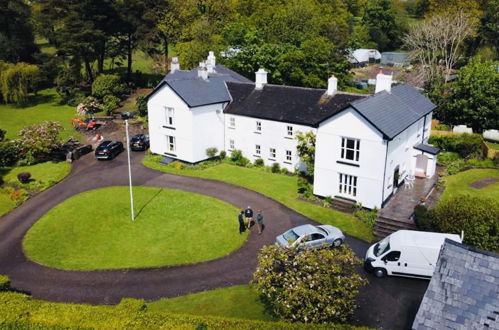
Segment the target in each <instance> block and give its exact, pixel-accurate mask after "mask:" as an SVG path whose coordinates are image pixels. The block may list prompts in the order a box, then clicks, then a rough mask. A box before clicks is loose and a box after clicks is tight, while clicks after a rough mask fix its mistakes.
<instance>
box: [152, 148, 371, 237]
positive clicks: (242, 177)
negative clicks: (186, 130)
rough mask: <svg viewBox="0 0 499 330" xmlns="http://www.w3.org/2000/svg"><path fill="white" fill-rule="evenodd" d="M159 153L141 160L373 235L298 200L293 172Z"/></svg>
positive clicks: (346, 217)
mask: <svg viewBox="0 0 499 330" xmlns="http://www.w3.org/2000/svg"><path fill="white" fill-rule="evenodd" d="M161 158H162V157H161V156H147V157H145V158H144V160H143V164H144V165H145V166H147V167H149V168H152V169H156V170H159V171H163V172H168V173H174V174H178V175H187V176H195V177H201V178H207V179H214V180H218V181H224V182H228V183H232V184H234V185H238V186H242V187H245V188H248V189H251V190H254V191H257V192H259V193H261V194H263V195H266V196H268V197H270V198H273V199H275V200H277V201H278V202H280V203H282V204H284V205H286V206H288V207H289V208H291V209H293V210H295V211H297V212H299V213H301V214H303V215H305V216H307V217H309V218H311V219H314V220H316V221H318V222H321V223H324V224H331V225H333V226H337V227H339V228H340V229H341V230H342V231H344V232H345V233H347V234H349V235H352V236H355V237H357V238H360V239H362V240H364V241H371V240H372V239H373V235H372V230H371V229H370V228H368V227H367V226H366V225H365V224H364V223H362V222H361V221H359V220H358V219H356V218H355V217H354V216H352V215H350V214H346V213H343V212H339V211H336V210H333V209H330V208H325V207H321V206H318V205H314V204H311V203H309V202H306V201H302V200H298V199H297V197H298V193H297V188H298V187H297V179H296V177H295V176H288V175H283V174H274V173H269V172H265V171H263V170H261V169H258V168H245V167H239V166H235V165H230V164H226V163H221V164H218V165H215V166H211V167H207V168H204V169H195V168H189V167H183V168H175V167H174V166H166V165H163V164H161V163H159V162H158V161H159V159H161Z"/></svg>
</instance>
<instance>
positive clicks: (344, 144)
mask: <svg viewBox="0 0 499 330" xmlns="http://www.w3.org/2000/svg"><path fill="white" fill-rule="evenodd" d="M348 141H353V143H354V145H353V148H352V147H349V146H348ZM349 151H351V152H352V153H353V154H352V158H353V159H350V158H348V153H349ZM340 159H342V160H344V161H347V162H353V163H356V164H357V163H359V162H360V139H355V138H349V137H346V136H342V137H341V152H340Z"/></svg>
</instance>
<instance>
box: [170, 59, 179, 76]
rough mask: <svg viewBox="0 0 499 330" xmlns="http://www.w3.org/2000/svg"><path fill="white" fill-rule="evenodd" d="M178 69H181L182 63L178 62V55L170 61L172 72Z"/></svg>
mask: <svg viewBox="0 0 499 330" xmlns="http://www.w3.org/2000/svg"><path fill="white" fill-rule="evenodd" d="M177 70H180V63H179V62H178V57H177V56H174V57H172V62H171V63H170V72H172V73H173V72H175V71H177Z"/></svg>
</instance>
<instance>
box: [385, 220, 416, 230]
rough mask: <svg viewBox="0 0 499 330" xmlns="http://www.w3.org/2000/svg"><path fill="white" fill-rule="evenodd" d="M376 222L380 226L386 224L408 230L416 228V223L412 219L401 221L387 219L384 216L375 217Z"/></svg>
mask: <svg viewBox="0 0 499 330" xmlns="http://www.w3.org/2000/svg"><path fill="white" fill-rule="evenodd" d="M376 224H378V225H380V226H387V227H390V228H400V229H408V230H416V229H417V227H416V224H415V223H414V222H413V221H412V220H408V221H403V220H399V219H388V218H385V217H378V219H376Z"/></svg>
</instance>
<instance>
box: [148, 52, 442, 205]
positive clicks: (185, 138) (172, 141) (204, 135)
mask: <svg viewBox="0 0 499 330" xmlns="http://www.w3.org/2000/svg"><path fill="white" fill-rule="evenodd" d="M172 64H173V65H172V67H173V70H172V72H171V73H169V74H168V75H166V77H165V78H164V79H163V80H162V82H161V83H160V84H159V85H158V86H157V87H156V88H155V90H154V91H153V92H152V93H151V94H150V95H149V97H148V111H149V131H150V136H151V150H152V151H153V152H154V153H157V154H161V155H165V156H166V157H168V158H171V159H178V160H181V161H184V162H187V163H197V162H200V161H203V160H205V159H207V158H208V156H207V155H206V149H207V148H212V147H215V148H217V149H218V150H225V151H227V152H228V153H229V154H230V152H231V151H232V150H236V149H237V150H241V151H242V153H243V155H244V156H245V157H247V158H249V159H250V160H251V161H255V160H256V159H262V160H263V161H264V163H265V164H266V165H272V164H273V163H278V164H279V165H280V166H281V167H283V168H287V169H288V170H290V171H294V170H296V169H302V168H303V165H302V164H301V163H300V159H299V157H298V155H297V153H296V146H297V141H296V134H297V133H298V132H304V133H305V132H308V131H312V132H313V133H315V134H316V136H317V141H316V155H315V173H314V177H315V181H314V193H315V194H316V195H319V196H323V197H326V196H332V197H336V198H343V199H347V200H351V201H355V202H360V203H362V205H364V206H365V207H369V208H373V207H378V208H381V207H382V206H383V205H384V203H385V202H386V201H387V200H388V198H389V197H390V196H391V195H392V194H393V193H394V192H395V189H396V187H398V186H399V185H400V184H401V182H403V181H404V180H406V178H407V177H408V176H409V175H410V176H413V175H417V176H426V177H430V176H432V175H433V174H434V172H435V167H436V154H437V153H438V151H439V150H438V149H436V148H434V147H432V146H430V145H428V144H427V140H428V136H429V133H430V127H431V116H432V111H433V109H434V108H435V106H434V105H433V104H432V103H431V102H430V101H429V100H428V99H426V98H425V97H424V96H422V95H421V94H420V93H419V92H418V91H417V90H416V89H414V88H413V87H411V86H409V85H405V84H402V85H398V86H394V87H393V88H392V86H391V85H392V84H391V76H389V75H385V74H383V73H382V72H380V73H379V74H378V76H377V85H376V94H374V95H371V96H366V95H359V94H352V93H342V92H339V91H338V90H337V79H336V78H335V77H334V76H333V77H331V78H330V79H329V81H328V89H327V90H325V89H311V88H302V87H288V86H278V85H271V84H267V73H266V72H265V71H264V70H259V71H258V72H257V73H256V81H255V83H253V82H251V81H250V80H248V79H246V78H244V77H242V76H240V75H238V74H237V73H235V72H233V71H231V70H229V69H227V68H225V67H224V66H221V65H216V61H215V57H214V56H213V53H212V52H210V56H209V57H208V60H207V62H206V63H205V62H203V63H200V66H199V67H198V68H196V69H194V70H191V71H182V70H180V69H179V67H178V62H175V63H172Z"/></svg>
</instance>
